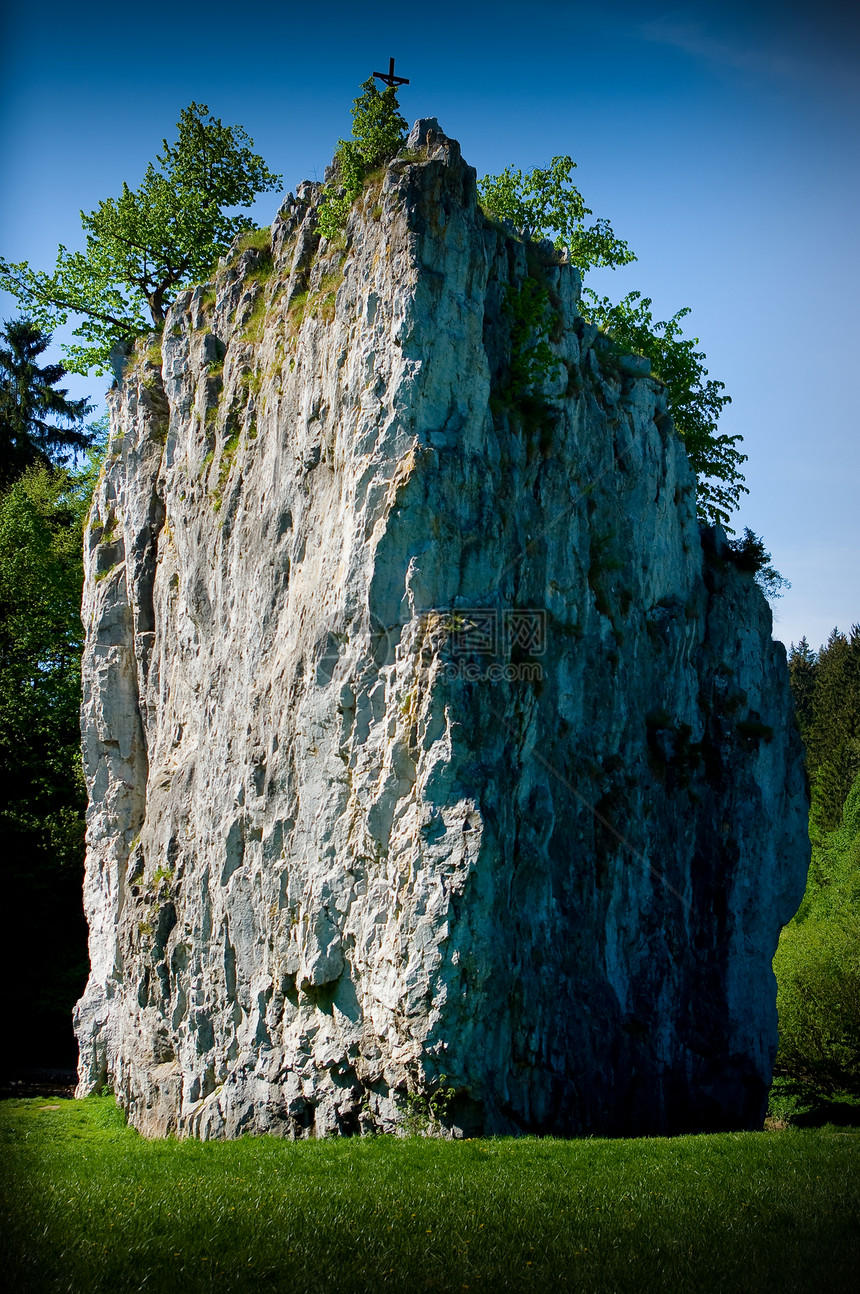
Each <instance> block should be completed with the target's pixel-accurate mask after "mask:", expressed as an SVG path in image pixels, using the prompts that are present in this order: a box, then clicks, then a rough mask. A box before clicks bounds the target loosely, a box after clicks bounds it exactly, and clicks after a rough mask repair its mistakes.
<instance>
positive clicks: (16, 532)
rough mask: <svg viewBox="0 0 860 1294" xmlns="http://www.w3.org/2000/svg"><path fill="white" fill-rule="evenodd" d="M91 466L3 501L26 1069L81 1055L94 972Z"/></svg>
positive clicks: (39, 471) (9, 754)
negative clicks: (81, 1019)
mask: <svg viewBox="0 0 860 1294" xmlns="http://www.w3.org/2000/svg"><path fill="white" fill-rule="evenodd" d="M94 430H95V431H97V430H98V428H95V429H91V433H92V432H93V431H94ZM93 452H95V451H93ZM93 468H94V464H93V463H92V461H91V462H90V464H88V467H87V468H86V469H85V470H84V471H83V472H82V473H80V474H77V475H76V474H73V473H71V472H69V471H68V470H66V469H64V468H61V467H56V468H50V467H47V466H45V465H44V464H43V463H37V464H35V465H34V466H32V467H29V468H27V469H26V470H25V471H24V473H23V474H22V475H21V476H20V477H19V478H18V479H17V480H16V481H15V482H14V483H13V484H12V485H11V486H10V487H9V488H8V489H7V490H6V491H5V492H4V493H2V494H0V780H2V784H3V798H2V804H0V833H2V839H3V850H2V851H0V878H2V881H0V883H2V892H3V897H4V905H5V907H6V910H7V912H9V913H10V914H14V920H10V921H9V922H8V923H7V930H6V934H5V937H4V939H3V941H2V945H0V963H2V964H0V980H2V983H3V984H4V986H5V987H6V989H7V990H8V992H9V1002H8V1005H7V1007H6V1009H5V1011H4V1020H5V1022H6V1041H7V1045H11V1046H12V1047H13V1049H14V1054H15V1056H16V1057H17V1058H18V1059H19V1063H25V1064H26V1063H29V1064H36V1065H38V1064H58V1063H70V1062H72V1061H73V1060H74V1056H75V1047H74V1039H73V1036H72V1031H71V1010H72V1006H73V1004H74V1002H75V999H76V998H77V997H78V996H79V995H80V992H81V990H82V988H83V984H84V981H85V979H86V972H87V955H86V923H85V921H84V917H83V909H82V902H81V886H82V881H83V837H84V811H85V809H86V794H85V789H84V782H83V775H82V769H81V754H80V727H79V710H80V700H81V688H80V659H81V649H82V637H83V634H82V627H81V620H80V605H81V586H82V580H83V570H82V557H81V551H82V543H81V539H82V526H83V520H84V516H85V513H86V511H87V508H88V506H89V499H90V496H91V492H92V483H93V479H92V478H93Z"/></svg>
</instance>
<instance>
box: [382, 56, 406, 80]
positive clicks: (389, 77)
mask: <svg viewBox="0 0 860 1294" xmlns="http://www.w3.org/2000/svg"><path fill="white" fill-rule="evenodd" d="M373 75H374V76H378V77H379V79H380V81H384V82H385V84H386V85H408V84H409V77H408V76H395V75H394V59H393V58H390V59H389V60H388V71H387V72H374V74H373Z"/></svg>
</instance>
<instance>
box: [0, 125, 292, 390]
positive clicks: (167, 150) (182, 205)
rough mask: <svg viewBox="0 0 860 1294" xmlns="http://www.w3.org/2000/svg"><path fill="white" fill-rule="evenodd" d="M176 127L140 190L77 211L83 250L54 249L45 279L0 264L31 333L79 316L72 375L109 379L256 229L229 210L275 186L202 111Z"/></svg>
mask: <svg viewBox="0 0 860 1294" xmlns="http://www.w3.org/2000/svg"><path fill="white" fill-rule="evenodd" d="M177 128H178V137H177V140H176V142H175V143H174V144H168V142H167V140H166V139H165V140H163V141H162V144H163V150H162V152H161V153H159V154H158V155H157V158H156V162H155V163H152V162H151V163H150V164H149V165H148V166H147V168H146V172H145V174H144V177H143V182H142V184H141V185H140V187H139V188H137V189H131V188H129V186H128V185H127V184H123V187H122V193H121V194H120V196H119V197H118V198H108V199H106V200H105V201H104V202H100V203H99V205H98V207H97V208H96V210H95V211H91V212H90V213H89V214H87V213H85V212H83V211H82V212H81V223H82V225H83V229H84V232H85V234H86V249H85V250H84V251H78V252H70V251H68V250H67V248H65V247H63V246H61V247H60V249H59V252H58V255H57V264H56V268H55V269H54V272H53V274H45V273H41V272H40V271H37V270H33V269H31V268H30V266H29V264H28V263H27V262H26V261H19V262H15V263H7V262H6V261H5V260H2V259H0V288H3V289H5V290H6V291H8V292H11V293H13V294H14V295H15V296H16V297H17V298H18V299H19V300H20V301H21V302H22V303H23V304H24V306H25V308H26V310H27V313H28V314H29V315H30V316H31V317H32V318H33V320H34V321H35V322H36V323H37V324H39V325H40V326H42V327H45V328H50V327H54V326H55V325H57V324H62V323H65V322H66V320H67V319H68V317H69V315H70V314H74V315H80V316H82V322H81V323H80V324H79V326H78V328H77V329H76V330H75V333H74V336H76V337H80V338H82V339H83V344H82V345H73V346H71V347H69V348H68V357H69V370H70V371H72V372H78V373H86V372H88V371H89V370H90V369H92V368H95V369H96V371H97V372H107V371H108V368H109V366H110V356H111V352H112V351H114V350H115V348H120V349H121V350H122V349H124V348H126V347H127V346H128V344H129V342H130V341H132V340H133V339H134V338H135V337H136V336H139V335H140V334H141V333H143V332H146V331H147V329H149V328H151V327H152V325H153V324H154V325H155V326H156V327H160V326H161V324H162V323H163V322H164V317H165V314H166V311H167V309H168V307H169V305H170V303H171V302H172V301H173V299H174V297H175V296H176V293H177V291H178V290H179V288H181V287H183V286H185V285H187V284H189V283H194V282H197V281H200V280H201V279H204V278H205V277H206V276H207V274H208V273H209V271H210V269H211V267H212V265H213V264H214V262H215V260H216V259H217V257H218V256H220V255H223V253H224V252H225V251H226V250H227V248H228V247H229V245H230V243H231V242H232V240H233V238H234V237H235V235H236V234H237V233H239V232H240V231H241V230H244V229H252V228H254V227H255V226H254V222H253V221H252V220H251V218H250V216H248V215H247V213H245V214H243V213H239V214H235V215H228V214H226V213H227V209H229V208H233V207H237V206H238V207H242V206H248V205H249V204H250V203H252V202H253V201H254V198H255V197H256V196H257V194H259V193H264V192H266V191H268V190H277V189H279V188H280V187H281V185H280V178H281V177H280V176H278V175H274V174H273V173H272V172H271V171H270V170H269V169H268V167H267V166H266V164H265V162H264V161H263V159H262V158H261V157H259V156H258V155H257V154H256V153H254V152H253V151H252V148H253V140H251V139H250V138H249V137H248V135H247V134H246V133H245V131H244V130H242V129H241V127H239V126H224V125H222V123H221V121H220V120H219V119H218V118H217V117H213V116H210V115H209V109H208V107H207V106H206V104H200V103H192V104H190V105H189V107H187V108H184V109H183V110H182V113H181V115H180V118H179V122H178V123H177ZM147 314H148V315H149V319H147V317H146V315H147Z"/></svg>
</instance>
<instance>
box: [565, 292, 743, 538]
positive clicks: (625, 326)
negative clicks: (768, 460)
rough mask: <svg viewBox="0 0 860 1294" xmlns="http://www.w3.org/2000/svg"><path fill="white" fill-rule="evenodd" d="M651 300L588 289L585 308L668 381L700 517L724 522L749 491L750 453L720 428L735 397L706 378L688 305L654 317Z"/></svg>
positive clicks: (603, 328)
mask: <svg viewBox="0 0 860 1294" xmlns="http://www.w3.org/2000/svg"><path fill="white" fill-rule="evenodd" d="M651 304H652V303H651V298H650V297H643V296H642V294H641V292H629V293H628V294H627V296H625V297H623V298H622V300H621V301H619V302H618V303H617V304H616V305H613V304H612V302H611V301H610V300H609V298H608V297H598V296H597V294H596V293H595V292H593V291H592V290H591V289H590V288H585V289H584V290H583V301H582V312H583V314H584V315H585V317H586V318H587V319H588V320H590V322H591V323H595V324H597V326H598V328H600V329H601V331H603V332H605V333H607V334H608V335H609V336H610V337H611V338H612V339H613V341H614V342H615V343H616V345H617V346H619V347H620V348H622V349H623V350H626V351H631V352H634V353H635V354H637V355H644V356H645V357H646V358H647V359H648V360H650V362H651V371H652V373H653V374H654V376H655V377H657V378H659V379H660V381H661V382H663V383H664V384H665V387H666V396H667V399H668V403H669V409H670V411H671V414H672V420H673V422H674V424H675V429H676V431H677V432H678V434H679V435H680V436H681V438H682V440H683V441H684V447H685V449H686V450H687V453H688V454H689V456H690V462H691V464H692V467H693V470H694V472H695V473H696V480H697V489H696V502H697V506H698V512H699V516H700V517H701V518H702V520H703V521H710V522H719V523H720V524H722V525H726V524H727V523H728V520H729V516H730V514H731V512H732V511H733V510H734V509H735V508H736V507H737V506H738V501H739V499H740V496H741V494H742V493H744V494H745V493H746V487H745V486H744V484H743V479H744V478H743V476H742V475H741V473H740V465H741V463H743V462H745V461H746V454H742V453H741V452H740V450H739V449H738V447H737V446H738V443H739V441H740V440H741V437H740V436H728V435H726V434H725V433H720V432H719V431H718V429H717V424H718V421H719V417H720V414H721V413H722V411H723V409H724V407H725V406H726V405H727V404H731V396H728V395H726V394H725V384H724V383H723V382H717V381H715V380H714V379H713V378H710V377H709V376H708V370H707V368H706V367H705V356H704V354H703V353H702V352H701V351H698V350H697V349H696V347H697V346H698V344H699V339H698V337H684V336H683V334H682V329H681V320H682V319H684V318H685V316H686V315H688V314H689V313H690V310H689V307H686V306H685V307H684V308H683V309H682V310H679V311H677V313H676V314H674V315H672V317H671V319H663V320H659V321H655V319H654V316H653V314H652V312H651Z"/></svg>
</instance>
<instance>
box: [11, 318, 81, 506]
mask: <svg viewBox="0 0 860 1294" xmlns="http://www.w3.org/2000/svg"><path fill="white" fill-rule="evenodd" d="M50 340H51V337H50V334H46V333H43V332H42V331H41V329H39V328H37V327H36V326H35V324H33V323H31V322H30V321H29V320H28V319H17V320H13V321H12V322H10V323H7V324H6V325H5V327H4V329H3V330H2V331H0V343H4V342H5V345H0V489H2V488H3V487H4V486H6V485H9V484H10V482H11V481H13V480H15V478H16V477H18V476H20V475H21V473H22V472H23V471H24V470H25V469H26V468H27V467H31V466H32V465H33V464H35V463H43V464H49V463H50V462H52V461H54V460H57V459H59V460H60V461H62V460H63V459H66V458H68V457H69V455H70V453H71V452H73V451H75V450H83V449H86V447H87V445H88V444H89V443H90V437H89V435H88V434H87V432H86V431H85V430H84V429H83V428H82V426H81V424H82V422H83V420H84V418H85V417H86V416H87V414H88V413H89V411H90V404H89V401H88V400H86V399H82V400H71V399H69V394H68V390H67V389H66V388H65V387H58V386H57V383H58V382H61V381H62V379H63V378H64V377H65V376H66V369H65V368H64V367H63V365H62V364H46V365H44V366H40V365H39V364H38V363H37V360H38V359H39V357H40V356H41V355H43V354H44V352H45V350H46V349H47V347H48V345H49V343H50ZM63 424H65V425H63Z"/></svg>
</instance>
